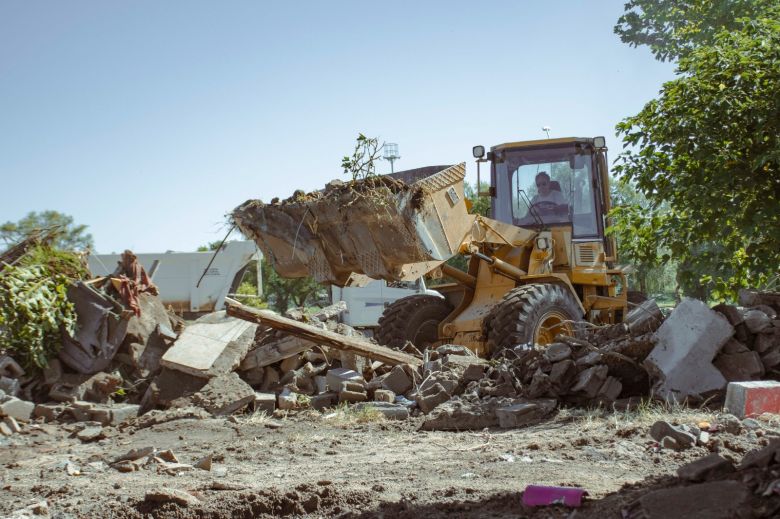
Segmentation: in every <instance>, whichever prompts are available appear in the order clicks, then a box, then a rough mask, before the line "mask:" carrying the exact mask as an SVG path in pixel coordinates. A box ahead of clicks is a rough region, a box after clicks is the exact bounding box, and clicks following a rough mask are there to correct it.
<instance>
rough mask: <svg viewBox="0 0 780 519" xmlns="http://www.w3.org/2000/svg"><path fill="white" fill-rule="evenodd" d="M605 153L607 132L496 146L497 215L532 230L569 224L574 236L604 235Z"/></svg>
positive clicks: (493, 176)
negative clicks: (598, 134) (597, 134)
mask: <svg viewBox="0 0 780 519" xmlns="http://www.w3.org/2000/svg"><path fill="white" fill-rule="evenodd" d="M605 153H606V148H605V146H604V139H603V137H596V138H594V139H588V138H565V139H547V140H541V141H528V142H516V143H507V144H501V145H498V146H494V147H493V148H491V152H490V153H489V154H488V160H490V161H491V163H492V164H491V186H492V187H491V196H492V204H491V213H492V214H491V217H492V218H493V219H495V220H499V221H502V222H506V223H510V224H513V225H517V226H520V227H525V228H527V229H532V230H542V229H551V228H556V227H569V228H571V237H572V239H574V240H577V239H583V240H593V241H603V240H604V227H605V215H606V213H607V212H608V211H609V207H608V204H609V202H608V192H607V188H606V186H607V179H606V174H607V172H606V155H605ZM605 245H606V246H607V247H609V245H608V244H606V243H605Z"/></svg>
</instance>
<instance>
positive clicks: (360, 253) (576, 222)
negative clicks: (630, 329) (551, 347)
mask: <svg viewBox="0 0 780 519" xmlns="http://www.w3.org/2000/svg"><path fill="white" fill-rule="evenodd" d="M606 151H607V150H606V146H605V141H604V138H603V137H596V138H564V139H547V140H539V141H526V142H512V143H506V144H500V145H497V146H494V147H492V148H491V149H490V151H489V152H488V153H485V150H484V147H482V146H475V147H474V150H473V153H474V157H475V158H476V159H477V168H478V170H477V171H478V178H479V176H480V173H479V167H480V164H481V163H485V162H489V163H490V191H489V192H488V193H485V194H486V195H489V196H490V200H491V208H490V211H491V217H490V218H487V217H484V216H480V215H475V214H471V213H470V212H469V210H470V202H469V201H468V200H467V199H466V198H465V195H464V184H463V179H464V177H465V171H466V169H465V164H458V165H455V166H450V167H445V168H439V169H440V170H439V171H437V172H435V173H434V174H431V175H428V176H425V177H424V178H421V179H418V180H413V179H410V178H408V177H409V175H407V181H406V182H404V181H401V180H399V179H398V178H394V177H391V176H380V177H369V178H367V179H364V180H359V181H353V182H341V181H333V182H331V183H330V184H328V185H327V186H326V188H325V189H324V190H323V191H320V192H316V193H310V194H303V193H301V192H297V193H296V194H295V195H294V196H293V197H291V198H290V199H287V200H284V201H278V200H274V201H272V203H270V204H265V203H263V202H261V201H259V200H249V201H247V202H245V203H244V204H242V205H241V206H239V207H238V208H236V209H235V210H234V211H233V214H232V217H233V220H234V221H235V223H236V224H237V225H238V226H239V228H240V229H241V231H242V232H243V233H244V234H245V235H246V236H248V237H251V238H252V239H254V240H255V242H256V243H257V244H258V246H259V247H260V249H261V250H262V251H263V253H264V254H265V257H266V258H267V261H269V262H270V264H271V265H272V266H273V267H274V269H275V270H276V271H277V272H278V273H279V274H280V275H281V276H283V277H301V276H305V275H311V276H313V277H314V278H315V279H316V280H318V281H320V282H325V283H332V284H337V285H339V286H356V285H357V286H360V285H361V284H363V283H365V282H367V281H368V280H370V279H385V280H387V281H411V280H414V279H417V278H419V277H420V276H423V275H428V276H429V277H434V278H437V277H439V278H442V277H446V278H448V279H449V280H451V281H452V282H449V283H445V284H441V285H438V286H435V287H433V288H435V289H436V290H437V291H438V292H439V293H440V294H441V296H436V295H426V294H416V295H413V296H410V297H407V298H403V299H400V300H398V301H396V302H394V303H392V304H391V305H390V306H388V307H387V309H386V310H385V312H384V314H383V316H382V318H381V319H380V321H379V328H378V329H377V332H376V335H375V337H376V339H377V341H378V342H379V343H381V344H384V345H387V346H391V347H402V346H403V345H404V344H405V343H406V341H411V342H412V343H413V344H414V345H415V346H417V347H418V348H424V347H429V346H436V345H439V344H444V343H450V344H459V345H463V346H466V347H468V348H469V349H471V350H473V351H474V352H475V353H477V354H478V355H483V356H487V355H491V354H492V353H494V352H496V351H497V350H501V349H504V348H510V347H514V346H517V345H521V344H532V345H533V344H537V345H545V344H549V343H551V342H553V340H554V338H555V336H556V335H558V334H566V335H572V334H574V333H575V332H576V329H577V326H578V324H577V323H580V322H582V321H589V322H591V323H598V324H602V323H615V322H619V321H622V319H623V316H624V315H625V314H626V310H627V300H626V295H627V286H626V278H625V275H624V273H623V272H622V271H621V270H620V269H616V268H614V267H613V265H614V262H615V260H616V258H615V244H614V242H613V241H612V240H611V239H609V238H608V237H606V236H605V234H604V231H605V228H606V227H607V225H608V220H607V217H606V215H607V212H608V211H609V209H610V202H609V183H608V181H609V178H608V171H607V157H606ZM412 173H413V172H412ZM398 176H403V175H402V174H396V177H398ZM456 255H462V256H464V257H465V258H466V259H467V263H466V264H467V268H466V269H465V270H463V269H459V268H456V267H454V266H452V265H451V264H450V263H451V262H450V263H446V262H447V260H449V259H450V258H452V257H454V256H456Z"/></svg>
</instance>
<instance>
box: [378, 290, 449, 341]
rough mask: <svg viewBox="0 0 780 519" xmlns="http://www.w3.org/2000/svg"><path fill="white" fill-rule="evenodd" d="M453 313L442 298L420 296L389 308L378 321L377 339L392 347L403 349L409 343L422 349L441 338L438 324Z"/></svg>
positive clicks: (400, 300)
mask: <svg viewBox="0 0 780 519" xmlns="http://www.w3.org/2000/svg"><path fill="white" fill-rule="evenodd" d="M450 312H452V305H450V304H449V303H448V302H447V301H446V300H445V299H442V298H440V297H436V296H431V295H426V294H417V295H413V296H409V297H404V298H403V299H399V300H398V301H395V302H393V303H392V304H391V305H390V306H388V307H387V308H386V309H385V311H384V313H382V317H380V318H379V327H378V328H377V330H376V336H375V338H376V340H377V342H378V343H379V344H382V345H384V346H388V347H390V348H403V347H404V346H405V345H406V341H409V342H411V343H412V344H414V345H415V346H416V347H417V348H418V349H420V350H423V349H425V348H427V347H428V346H430V345H431V344H433V343H434V342H436V340H437V339H438V338H439V323H441V322H442V321H443V320H444V318H445V317H447V316H448V315H449V314H450Z"/></svg>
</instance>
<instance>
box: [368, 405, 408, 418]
mask: <svg viewBox="0 0 780 519" xmlns="http://www.w3.org/2000/svg"><path fill="white" fill-rule="evenodd" d="M355 408H356V409H358V410H360V409H363V408H371V409H376V410H377V411H379V413H381V414H382V416H384V417H385V418H387V419H388V420H406V419H407V418H409V408H407V407H406V406H405V405H401V404H393V403H390V402H363V403H360V404H357V405H356V406H355Z"/></svg>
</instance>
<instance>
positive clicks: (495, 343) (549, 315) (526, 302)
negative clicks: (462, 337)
mask: <svg viewBox="0 0 780 519" xmlns="http://www.w3.org/2000/svg"><path fill="white" fill-rule="evenodd" d="M580 319H582V312H581V310H580V307H579V305H578V304H577V302H576V301H575V300H574V296H572V294H571V292H570V291H569V290H568V289H567V288H566V287H563V286H561V285H555V284H545V283H533V284H530V285H523V286H519V287H516V288H513V289H512V290H510V291H509V292H507V293H506V295H504V298H503V299H502V300H501V302H499V303H498V304H497V305H496V306H495V307H494V308H493V310H492V311H491V312H490V315H489V316H488V318H487V319H486V322H485V328H486V332H487V338H488V347H489V349H490V351H492V352H494V353H495V352H498V351H501V350H503V349H506V348H513V347H515V346H517V345H520V344H539V345H542V346H544V345H547V344H551V343H552V342H553V341H554V339H555V336H556V335H558V334H563V335H574V332H575V329H576V328H575V326H574V322H576V321H579V320H580Z"/></svg>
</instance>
